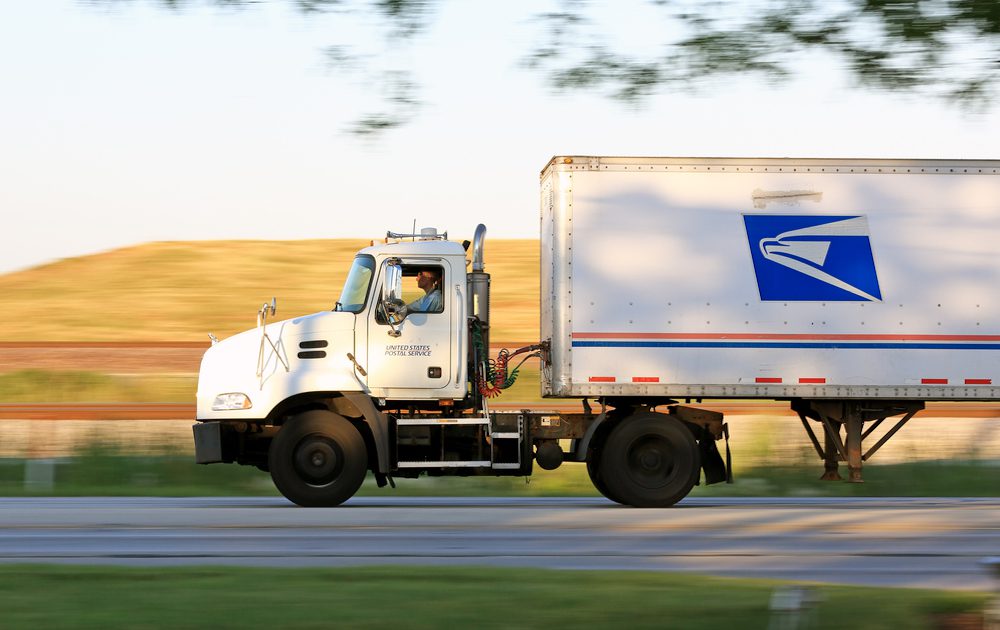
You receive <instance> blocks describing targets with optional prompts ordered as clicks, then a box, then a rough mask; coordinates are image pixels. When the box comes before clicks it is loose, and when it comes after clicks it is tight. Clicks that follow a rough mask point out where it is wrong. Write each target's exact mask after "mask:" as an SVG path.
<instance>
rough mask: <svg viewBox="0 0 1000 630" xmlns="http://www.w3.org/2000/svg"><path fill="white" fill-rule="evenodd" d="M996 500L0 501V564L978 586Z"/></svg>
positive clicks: (993, 537) (993, 546)
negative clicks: (438, 568)
mask: <svg viewBox="0 0 1000 630" xmlns="http://www.w3.org/2000/svg"><path fill="white" fill-rule="evenodd" d="M998 555H1000V499H993V498H989V499H905V498H893V499H885V498H879V499H836V498H823V499H806V498H792V499H745V498H744V499H738V498H716V499H708V498H690V497H689V498H688V499H685V500H684V501H682V502H681V503H680V504H678V505H677V506H675V507H674V508H670V509H663V510H638V509H630V508H623V507H619V506H616V505H614V504H612V503H610V502H608V501H606V500H604V499H591V498H402V497H392V496H387V497H386V498H373V497H359V498H355V499H352V500H351V501H349V502H348V503H346V504H345V505H344V506H342V507H340V508H332V509H304V508H298V507H295V506H293V505H292V504H290V503H288V502H287V501H285V500H284V499H280V498H5V499H0V562H6V563H10V562H31V563H35V562H42V563H84V564H121V565H142V566H165V565H190V564H212V565H254V566H280V567H312V566H323V567H344V566H356V565H371V564H408V565H427V564H431V565H459V564H461V565H492V566H527V567H545V568H555V569H625V570H656V571H691V572H697V573H704V574H712V575H721V576H746V577H766V578H776V579H788V580H807V581H816V582H830V583H843V584H856V585H878V586H905V587H926V588H936V589H937V588H940V589H963V590H966V589H967V590H991V589H993V588H994V586H995V584H994V580H993V578H992V577H991V576H990V574H989V572H988V570H987V568H986V567H985V566H984V565H983V564H982V561H983V559H984V558H987V557H990V556H998Z"/></svg>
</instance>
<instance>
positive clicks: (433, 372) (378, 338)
mask: <svg viewBox="0 0 1000 630" xmlns="http://www.w3.org/2000/svg"><path fill="white" fill-rule="evenodd" d="M400 262H401V267H402V270H403V295H402V299H403V302H405V303H406V304H409V305H414V306H413V308H416V307H417V306H416V304H417V303H418V302H419V301H420V298H423V297H425V295H426V293H425V291H424V289H422V288H420V287H418V282H420V280H419V279H418V274H419V273H420V272H421V271H424V272H427V271H436V272H438V273H439V274H440V276H439V279H440V283H439V287H438V290H439V291H440V295H441V299H440V306H439V307H437V310H434V311H429V312H409V313H407V315H406V317H405V319H403V321H402V322H400V323H398V324H395V325H394V326H390V325H389V322H388V321H387V318H386V316H385V312H384V310H383V309H382V308H381V307H378V306H376V307H375V308H370V309H368V366H367V369H368V387H369V389H371V390H376V389H383V390H395V389H403V390H411V391H409V392H400V394H399V395H404V396H412V397H413V398H436V397H437V393H438V392H437V390H440V389H442V388H445V387H447V386H449V385H450V384H451V379H452V376H453V366H452V363H451V362H452V350H453V349H452V347H451V345H452V343H453V339H454V338H455V330H454V328H453V326H454V324H453V322H452V319H453V318H452V317H451V312H452V310H453V309H454V308H455V304H454V301H455V296H454V295H452V294H451V293H450V292H449V291H446V290H445V287H447V286H448V284H447V283H448V282H449V281H450V279H451V276H452V269H451V266H450V265H449V263H448V261H447V260H444V259H439V258H433V259H431V258H419V259H417V258H403V259H401V260H400ZM385 265H386V263H385V262H383V263H382V267H381V269H380V270H379V282H378V283H377V284H376V287H377V288H376V290H375V297H376V301H375V304H376V305H377V304H379V303H380V302H381V300H382V295H381V288H380V287H381V278H382V277H384V274H385ZM425 277H426V274H425ZM397 333H398V336H394V335H395V334H397ZM416 390H423V392H424V393H421V391H416ZM373 393H376V392H373ZM382 395H385V396H392V397H398V395H396V394H393V393H388V391H386V392H384V393H383V394H382Z"/></svg>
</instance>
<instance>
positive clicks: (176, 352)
mask: <svg viewBox="0 0 1000 630" xmlns="http://www.w3.org/2000/svg"><path fill="white" fill-rule="evenodd" d="M206 349H208V343H204V344H202V343H172V342H140V343H133V342H44V343H43V342H34V343H21V342H0V374H3V373H8V372H15V371H18V370H84V371H89V372H103V373H108V374H152V373H159V374H163V373H191V374H194V373H197V372H198V366H199V364H200V363H201V356H202V355H203V354H204V353H205V350H206Z"/></svg>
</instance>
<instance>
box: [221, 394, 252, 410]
mask: <svg viewBox="0 0 1000 630" xmlns="http://www.w3.org/2000/svg"><path fill="white" fill-rule="evenodd" d="M250 407H253V403H251V402H250V398H249V397H248V396H247V395H246V394H241V393H239V392H230V393H228V394H219V395H218V396H216V397H215V400H214V401H212V411H228V410H230V409H249V408H250Z"/></svg>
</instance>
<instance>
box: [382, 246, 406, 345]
mask: <svg viewBox="0 0 1000 630" xmlns="http://www.w3.org/2000/svg"><path fill="white" fill-rule="evenodd" d="M402 296H403V268H402V267H401V266H400V264H399V260H398V259H395V258H392V259H390V260H388V261H387V262H386V263H385V275H384V277H383V281H382V308H383V309H384V310H385V314H386V319H387V320H388V323H389V336H390V337H398V336H399V335H400V332H399V331H398V330H396V324H399V323H401V322H402V321H403V319H404V318H405V317H406V305H405V304H404V303H403V297H402Z"/></svg>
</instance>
